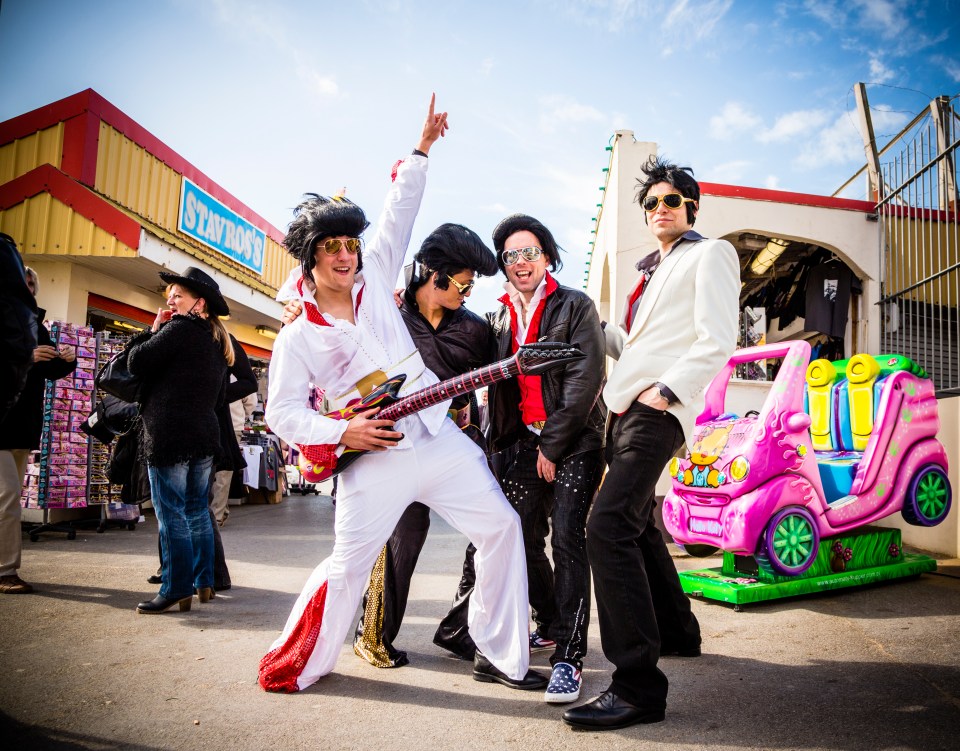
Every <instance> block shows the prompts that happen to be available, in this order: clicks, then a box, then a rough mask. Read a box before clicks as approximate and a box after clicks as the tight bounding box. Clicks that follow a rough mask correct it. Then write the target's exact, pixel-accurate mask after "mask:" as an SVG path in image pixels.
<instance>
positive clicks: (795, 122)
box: [757, 110, 828, 143]
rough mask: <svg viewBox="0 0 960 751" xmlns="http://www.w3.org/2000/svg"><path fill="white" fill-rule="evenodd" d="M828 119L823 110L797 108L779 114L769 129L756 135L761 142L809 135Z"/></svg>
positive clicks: (786, 139) (787, 139) (772, 141)
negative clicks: (784, 113)
mask: <svg viewBox="0 0 960 751" xmlns="http://www.w3.org/2000/svg"><path fill="white" fill-rule="evenodd" d="M827 120H828V115H827V113H826V112H824V111H823V110H798V111H797V112H788V113H787V114H786V115H781V116H780V117H778V118H777V121H776V122H775V123H774V124H773V127H772V128H770V129H769V130H765V131H763V132H762V133H760V135H759V136H757V140H758V141H760V142H761V143H774V142H780V141H789V140H793V139H795V138H797V137H801V136H805V135H809V134H810V133H812V132H813V131H815V130H816V129H817V128H819V127H820V126H822V125H823V124H824V123H826V122H827Z"/></svg>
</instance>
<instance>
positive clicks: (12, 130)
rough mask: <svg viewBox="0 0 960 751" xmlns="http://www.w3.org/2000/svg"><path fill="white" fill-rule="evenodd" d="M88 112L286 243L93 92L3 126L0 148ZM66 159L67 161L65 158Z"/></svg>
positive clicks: (259, 218) (263, 221)
mask: <svg viewBox="0 0 960 751" xmlns="http://www.w3.org/2000/svg"><path fill="white" fill-rule="evenodd" d="M86 111H90V112H92V113H94V114H95V115H96V116H97V117H99V118H100V119H101V120H103V122H105V123H107V124H108V125H110V126H111V127H112V128H115V129H116V130H117V131H119V132H120V133H122V134H123V135H125V136H126V137H127V138H129V139H130V140H131V141H133V142H134V143H136V144H137V145H138V146H140V147H142V148H143V149H144V150H145V151H147V152H148V153H149V154H152V155H153V156H155V157H156V158H157V159H159V160H160V161H161V162H163V163H164V164H166V165H167V166H168V167H170V168H171V169H173V170H174V171H176V172H178V173H180V174H181V175H183V176H185V177H187V178H189V179H190V180H192V181H193V182H194V183H196V184H197V185H199V186H200V187H201V188H203V189H204V190H205V191H207V193H209V194H210V195H211V196H213V197H214V198H216V199H217V200H218V201H220V202H221V203H223V204H224V205H225V206H228V207H229V208H230V209H232V210H233V211H235V212H236V213H237V214H239V215H240V216H242V217H243V218H244V219H246V220H247V221H248V222H251V223H253V224H254V225H256V226H258V227H259V228H260V229H262V230H264V231H265V232H266V233H267V234H268V235H269V236H270V237H271V239H273V240H274V241H275V242H277V243H282V242H283V237H284V235H283V233H282V232H281V231H280V230H279V229H277V228H276V227H274V226H273V225H272V224H270V222H268V221H267V220H266V219H264V218H263V217H262V216H260V215H259V214H258V213H257V212H255V211H254V210H253V209H251V208H250V207H249V206H247V205H245V204H243V203H241V202H240V200H239V199H237V198H236V197H235V196H233V195H232V194H231V193H228V192H227V191H226V190H225V189H224V188H222V187H221V186H220V185H218V184H217V183H215V182H214V181H213V180H212V179H210V178H209V177H208V176H207V175H205V174H204V173H203V172H201V171H200V170H199V169H197V168H196V167H194V166H193V165H192V164H191V163H190V162H188V161H187V160H186V159H185V158H184V157H182V156H180V154H178V153H177V152H176V151H174V150H173V149H171V148H170V147H169V146H167V145H166V144H165V143H164V142H163V141H161V140H160V139H159V138H157V137H156V136H155V135H153V134H152V133H151V132H150V131H148V130H147V129H146V128H144V127H143V126H142V125H140V124H139V123H138V122H136V121H135V120H134V119H133V118H131V117H130V116H129V115H127V114H125V113H124V112H123V111H121V110H120V109H119V108H118V107H116V106H115V105H113V104H111V103H110V102H108V101H107V100H106V99H104V98H103V97H102V96H101V95H100V94H98V93H97V92H96V91H94V90H93V89H85V90H84V91H81V92H79V93H77V94H73V95H71V96H68V97H66V98H64V99H60V100H58V101H56V102H53V103H51V104H47V105H44V106H43V107H38V108H37V109H35V110H32V111H30V112H27V113H25V114H23V115H18V116H17V117H14V118H12V119H10V120H7V121H5V122H2V123H0V145H2V144H6V143H10V142H11V141H13V140H15V139H17V138H23V137H24V136H28V135H30V134H31V133H34V132H35V131H38V130H42V129H43V128H49V127H51V126H53V125H56V124H57V123H58V122H64V121H67V120H70V119H72V118H74V117H76V116H77V115H81V114H83V113H84V112H86ZM87 147H89V144H87ZM64 160H65V161H66V155H65V156H64ZM75 160H76V158H75ZM58 166H60V165H58Z"/></svg>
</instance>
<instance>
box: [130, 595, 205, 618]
mask: <svg viewBox="0 0 960 751" xmlns="http://www.w3.org/2000/svg"><path fill="white" fill-rule="evenodd" d="M191 603H193V595H188V596H187V597H175V598H173V599H169V600H168V599H167V598H166V597H161V596H160V595H157V596H156V597H154V598H153V599H152V600H144V601H143V602H141V603H140V604H139V605H137V612H138V613H145V614H146V615H154V614H155V613H165V612H166V611H168V610H169V609H170V608H172V607H173V606H174V605H179V606H180V610H181V611H184V610H189V609H190V605H191Z"/></svg>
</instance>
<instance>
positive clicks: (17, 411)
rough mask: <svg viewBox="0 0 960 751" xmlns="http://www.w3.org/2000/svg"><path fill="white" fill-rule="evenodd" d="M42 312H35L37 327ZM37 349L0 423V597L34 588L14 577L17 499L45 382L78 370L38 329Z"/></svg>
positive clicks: (30, 274)
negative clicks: (24, 381)
mask: <svg viewBox="0 0 960 751" xmlns="http://www.w3.org/2000/svg"><path fill="white" fill-rule="evenodd" d="M25 271H26V283H27V287H28V289H29V290H30V292H31V293H32V294H33V295H36V293H37V289H38V286H39V281H38V280H37V275H36V273H35V272H34V271H33V269H31V268H29V267H28V268H27V269H25ZM44 313H45V311H44V310H43V309H40V308H38V309H37V321H38V322H39V321H43V317H44ZM36 338H37V342H38V344H37V347H36V348H35V349H34V351H33V365H32V366H31V367H30V370H29V371H28V372H27V380H26V383H25V384H24V386H23V390H22V391H21V392H20V397H19V398H18V399H17V401H16V403H14V405H13V407H11V408H10V410H9V412H7V415H6V417H4V418H3V420H2V422H0V594H28V593H30V592H32V591H33V587H32V586H31V585H30V584H27V583H26V582H25V581H23V580H22V579H21V578H20V576H19V575H18V573H17V572H18V570H19V569H20V554H21V551H22V537H21V530H20V495H21V490H22V487H23V476H24V473H25V472H26V469H27V458H28V457H29V455H30V452H31V451H34V450H36V449H37V448H39V447H40V434H41V433H42V432H43V390H44V388H45V386H46V382H47V381H55V380H57V379H58V378H64V377H65V376H68V375H70V374H71V373H72V372H73V371H74V370H76V367H77V353H76V350H75V349H74V348H73V347H71V346H70V345H61V346H60V347H56V346H55V345H54V343H53V340H52V339H51V338H50V333H49V332H48V331H47V329H46V328H45V327H44V326H43V324H42V323H37V332H36Z"/></svg>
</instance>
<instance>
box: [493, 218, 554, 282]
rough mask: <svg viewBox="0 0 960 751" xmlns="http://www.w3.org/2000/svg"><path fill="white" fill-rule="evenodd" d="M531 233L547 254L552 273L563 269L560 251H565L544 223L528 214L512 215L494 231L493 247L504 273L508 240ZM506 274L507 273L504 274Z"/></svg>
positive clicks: (498, 263) (498, 264)
mask: <svg viewBox="0 0 960 751" xmlns="http://www.w3.org/2000/svg"><path fill="white" fill-rule="evenodd" d="M524 231H526V232H530V233H532V234H533V235H534V236H535V237H536V238H537V240H539V241H540V249H541V250H542V251H543V252H544V253H546V254H547V259H548V260H549V261H550V271H553V272H557V271H559V270H560V269H562V268H563V261H562V260H561V259H560V251H561V250H563V248H561V247H560V246H559V245H557V241H556V240H555V239H554V238H553V233H552V232H551V231H550V230H548V229H547V228H546V227H545V226H544V225H543V223H542V222H540V221H539V220H537V219H534V218H533V217H532V216H528V215H527V214H511V215H510V216H508V217H507V218H506V219H504V220H503V221H502V222H500V224H498V225H497V226H496V227H495V228H494V230H493V247H494V248H495V249H496V251H497V266H499V267H500V271H504V265H503V246H504V244H505V243H506V242H507V238H508V237H510V235H512V234H514V233H515V232H524ZM504 273H506V272H504Z"/></svg>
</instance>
